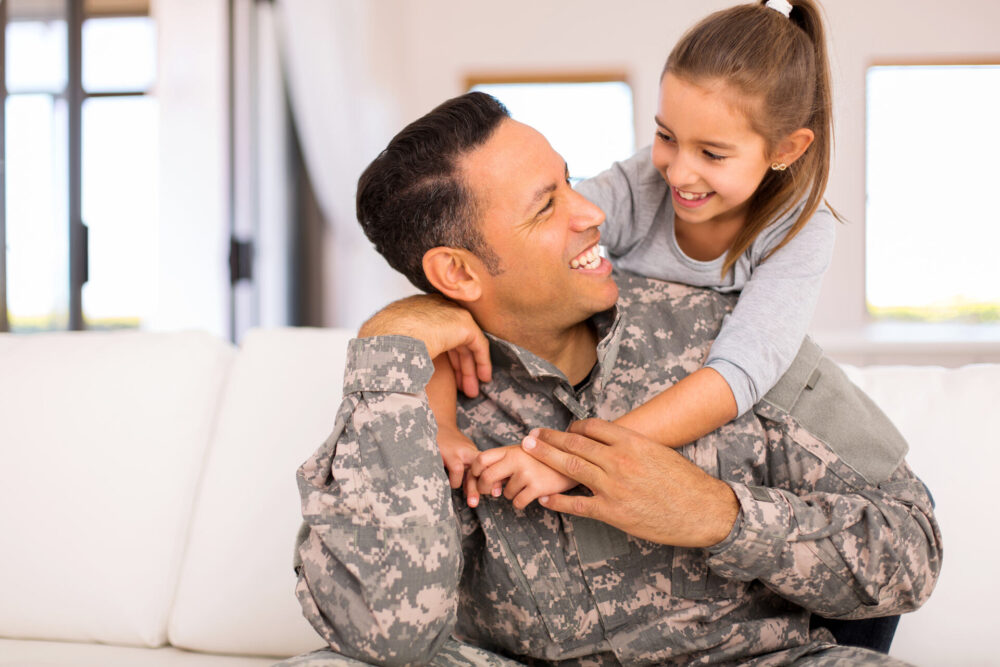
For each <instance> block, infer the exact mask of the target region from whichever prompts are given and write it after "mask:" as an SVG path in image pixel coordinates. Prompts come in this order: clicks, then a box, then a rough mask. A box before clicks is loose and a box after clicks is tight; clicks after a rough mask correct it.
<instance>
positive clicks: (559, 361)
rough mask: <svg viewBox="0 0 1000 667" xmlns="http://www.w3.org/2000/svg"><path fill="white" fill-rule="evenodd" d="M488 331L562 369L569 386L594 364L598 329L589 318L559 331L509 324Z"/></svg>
mask: <svg viewBox="0 0 1000 667" xmlns="http://www.w3.org/2000/svg"><path fill="white" fill-rule="evenodd" d="M491 333H494V335H496V336H497V337H499V338H502V339H504V340H506V341H508V342H511V343H514V344H515V345H518V346H520V347H523V348H524V349H526V350H528V351H529V352H531V353H533V354H534V355H536V356H538V357H540V358H542V359H544V360H546V361H548V362H549V363H551V364H552V365H553V366H555V367H556V368H558V369H559V370H560V371H562V372H563V374H564V375H565V376H566V379H567V380H569V383H570V384H571V385H575V384H577V383H579V382H582V381H583V380H584V379H585V378H586V377H587V375H588V374H590V371H591V369H592V368H593V367H594V364H595V363H597V332H596V331H595V330H594V327H593V325H592V324H591V323H590V321H589V320H587V321H584V322H580V323H579V324H576V325H574V326H572V327H570V328H569V329H565V330H561V331H533V330H528V329H525V328H524V327H511V328H508V330H507V331H505V332H499V331H493V332H491Z"/></svg>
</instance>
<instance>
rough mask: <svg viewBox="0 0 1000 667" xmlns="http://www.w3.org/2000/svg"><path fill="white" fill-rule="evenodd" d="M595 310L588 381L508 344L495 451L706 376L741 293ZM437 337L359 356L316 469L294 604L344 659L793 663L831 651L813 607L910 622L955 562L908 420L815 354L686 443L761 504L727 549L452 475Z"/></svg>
mask: <svg viewBox="0 0 1000 667" xmlns="http://www.w3.org/2000/svg"><path fill="white" fill-rule="evenodd" d="M618 283H619V286H620V289H621V295H620V298H619V303H618V306H617V308H616V309H614V310H613V311H610V312H608V313H602V314H600V315H598V316H595V318H594V320H593V323H594V325H595V327H596V328H597V330H598V332H599V335H600V338H601V340H600V342H599V344H598V363H597V366H596V367H595V369H594V372H593V373H592V374H591V376H590V379H589V380H588V381H587V383H586V384H585V385H584V386H582V387H581V388H579V389H578V390H574V388H573V387H572V386H571V385H570V384H569V383H568V382H567V380H566V378H565V376H564V375H563V374H562V373H561V372H559V371H558V370H557V369H556V368H555V367H554V366H552V365H551V364H550V363H548V362H546V361H544V360H542V359H540V358H538V357H536V356H535V355H533V354H531V353H530V352H527V351H526V350H524V349H522V348H518V347H516V346H513V345H511V344H509V343H506V342H504V341H501V340H497V339H491V346H492V358H493V364H494V370H493V381H492V382H491V383H490V384H488V385H485V386H484V387H483V391H482V393H481V395H480V396H479V397H478V398H476V399H464V398H460V403H459V414H458V420H459V426H460V427H462V429H463V430H464V431H465V432H466V433H467V434H468V435H469V436H470V437H471V438H472V439H473V441H474V442H476V444H477V446H478V447H479V448H480V449H488V448H491V447H496V446H501V445H510V444H514V443H517V442H519V441H520V440H521V438H523V437H524V435H526V434H527V432H528V431H529V430H530V429H531V428H532V427H535V426H545V427H549V428H555V429H563V428H565V427H566V426H567V425H568V424H569V423H570V422H571V421H572V420H575V419H579V418H584V417H589V416H596V417H601V418H604V419H609V420H610V419H614V418H617V417H618V416H620V415H622V414H623V413H625V412H627V411H628V410H630V409H631V408H632V407H633V406H635V405H638V404H640V403H642V402H644V401H646V400H647V399H649V398H651V397H652V396H654V395H655V394H657V393H659V392H662V391H663V390H664V389H665V388H667V387H668V386H670V385H671V384H673V383H674V382H676V381H677V380H679V379H680V378H682V377H684V376H686V375H687V374H689V373H691V372H692V371H694V370H696V369H697V368H699V367H700V366H701V364H702V361H703V360H704V358H705V356H706V354H707V352H708V348H709V346H710V345H711V342H712V339H713V338H714V336H715V334H716V332H717V331H718V329H719V328H720V325H721V322H722V318H723V317H724V316H725V314H726V313H727V312H729V310H730V309H731V307H732V305H733V303H734V298H733V297H732V296H728V295H720V294H717V293H715V292H711V291H706V290H702V289H697V288H690V287H686V286H682V285H675V284H668V283H660V282H657V281H652V280H647V279H644V278H636V277H630V276H618ZM432 370H433V367H432V364H431V359H430V358H429V356H428V354H427V351H426V348H425V347H424V345H423V344H422V343H421V342H419V341H416V340H414V339H412V338H407V337H401V336H386V337H379V338H367V339H356V340H354V341H352V342H351V345H350V349H349V356H348V365H347V370H346V373H345V381H344V400H343V403H342V405H341V407H340V411H339V413H338V415H337V422H336V426H335V429H334V432H333V434H332V435H331V436H330V438H329V439H328V440H327V441H326V443H325V444H324V445H323V446H322V447H321V448H320V449H319V450H318V451H317V452H316V453H315V454H314V455H313V456H312V457H311V458H310V459H309V460H308V461H306V462H305V463H304V464H303V465H302V467H301V468H300V469H299V471H298V482H299V489H300V493H301V496H302V503H303V504H302V506H303V515H304V519H305V523H304V525H303V531H302V533H301V535H300V540H299V544H298V553H297V568H296V569H297V572H298V585H297V589H296V590H297V595H298V597H299V600H300V602H301V604H302V606H303V609H304V613H305V615H306V617H307V618H308V619H309V620H310V622H311V623H312V624H313V626H314V627H315V628H316V630H317V631H318V632H319V633H320V635H322V636H323V638H324V639H325V640H326V641H327V642H328V643H329V644H330V646H331V647H332V648H333V649H334V650H336V651H337V652H339V653H341V654H344V655H347V656H351V657H355V658H358V659H360V660H363V661H367V662H374V663H391V664H404V663H419V662H423V661H426V660H427V659H429V657H430V656H432V655H433V654H434V652H435V651H436V650H437V649H438V647H440V646H441V644H442V643H443V642H444V641H445V640H446V639H447V638H448V637H449V635H452V634H454V635H455V636H456V637H458V638H460V639H463V640H465V641H468V642H470V643H473V644H476V645H479V646H483V647H485V648H488V649H490V650H493V651H496V652H498V653H501V654H504V655H507V656H509V657H513V658H515V659H518V660H521V661H525V662H531V663H532V664H545V663H550V662H551V663H555V662H559V661H563V660H566V661H568V662H567V664H572V663H574V662H579V660H574V659H582V658H584V657H589V658H590V659H589V660H588V661H587V662H588V663H589V664H627V665H646V664H687V663H690V662H727V661H731V662H737V663H740V664H748V663H749V664H782V663H784V662H787V661H789V660H791V659H794V657H795V656H796V655H799V654H800V653H802V652H803V651H804V650H807V649H808V648H809V647H810V646H813V647H814V646H815V644H816V643H817V642H821V641H828V640H830V636H829V635H828V634H827V631H826V630H815V631H812V633H810V629H809V615H810V612H815V613H819V614H821V615H824V616H831V617H840V618H857V617H864V616H877V615H886V614H891V613H898V612H904V611H908V610H912V609H914V608H916V607H917V606H919V605H920V604H921V603H922V602H923V601H924V600H925V599H926V598H927V597H928V595H930V592H931V590H932V588H933V587H934V584H935V581H936V579H937V575H938V571H939V568H940V559H941V547H940V533H939V530H938V526H937V523H936V521H935V519H934V516H933V513H932V510H931V501H930V499H929V498H928V495H927V493H926V490H925V488H924V486H923V485H922V484H921V482H920V481H919V480H918V479H917V478H916V477H915V476H914V475H913V474H912V472H911V471H910V469H909V468H908V467H907V465H906V463H905V461H904V460H903V455H904V454H905V451H906V445H905V443H904V442H903V441H902V438H901V437H900V436H899V434H898V433H897V432H896V431H895V429H894V428H893V427H892V425H891V423H889V421H888V419H887V418H886V417H885V416H884V415H883V414H882V413H881V412H880V411H879V410H878V408H876V407H875V406H874V405H873V404H872V403H871V401H870V400H869V399H868V398H867V397H866V396H864V395H863V394H862V393H861V392H860V391H859V390H857V389H856V388H855V387H854V386H853V385H851V384H850V382H849V381H847V379H846V378H845V377H844V376H843V373H842V372H841V371H840V369H839V368H838V367H837V366H836V365H834V364H833V363H831V362H830V361H829V360H827V359H826V358H825V357H823V355H822V353H821V352H820V351H819V349H818V348H816V347H815V345H812V344H811V343H809V342H808V341H807V343H806V344H805V345H804V346H803V349H802V351H801V352H800V353H799V356H798V358H797V359H796V361H795V363H794V364H793V365H792V368H791V369H790V370H789V371H788V373H787V374H786V375H785V376H784V378H783V379H782V380H781V382H779V384H778V385H777V386H776V387H775V388H774V389H773V390H772V391H771V392H770V393H769V394H768V395H767V397H766V398H765V399H764V400H763V401H761V403H760V404H758V406H757V407H756V408H755V409H754V410H753V411H751V412H748V413H747V414H745V415H743V416H742V417H740V418H738V419H737V420H735V421H734V422H732V423H730V424H728V425H726V426H724V427H722V428H721V429H719V430H718V431H715V432H713V433H711V434H709V435H707V436H705V437H703V438H701V439H700V440H698V441H696V442H695V443H692V444H690V445H687V446H686V447H684V448H682V449H681V450H680V451H681V453H682V454H683V455H684V456H686V457H687V458H689V459H690V460H691V461H693V462H694V463H696V464H697V465H699V466H701V467H702V468H703V469H704V470H706V471H707V472H708V473H709V474H711V475H714V476H716V477H719V478H721V479H723V480H725V481H726V482H728V483H729V484H730V485H731V486H732V488H733V490H734V491H735V493H736V495H737V497H738V499H739V502H740V505H741V513H740V517H739V519H738V520H737V521H736V524H735V525H734V527H733V530H732V532H731V533H730V535H729V536H728V537H727V538H726V539H725V540H723V541H722V542H721V543H719V544H718V545H715V546H714V547H712V548H709V549H690V548H675V547H671V546H665V545H659V544H653V543H650V542H647V541H644V540H640V539H637V538H633V537H631V536H628V535H626V534H624V533H622V532H620V531H618V530H616V529H614V528H612V527H610V526H607V525H605V524H601V523H599V522H596V521H592V520H588V519H581V518H577V517H572V516H569V515H564V514H559V513H556V512H552V511H549V510H546V509H544V508H542V507H541V506H539V505H538V504H537V503H532V504H531V505H529V506H528V507H527V508H526V509H525V510H524V511H519V510H515V509H514V508H513V506H512V505H511V504H510V502H509V501H507V500H505V499H503V498H500V499H492V498H487V497H484V498H483V500H482V502H481V503H480V505H479V506H478V507H477V508H475V509H470V508H468V507H467V506H466V504H465V503H464V500H463V498H462V497H461V495H460V494H459V493H458V492H453V491H452V490H451V489H450V488H449V486H448V482H447V478H446V476H445V473H444V470H443V467H442V463H441V458H440V455H439V453H438V450H437V445H436V442H435V437H436V426H435V422H434V418H433V415H432V414H431V412H430V410H429V408H428V405H427V400H426V395H425V393H424V387H425V385H426V383H427V381H428V379H429V378H430V375H431V373H432ZM575 491H576V492H580V493H586V492H587V491H586V490H585V489H581V488H580V487H578V489H577V490H575Z"/></svg>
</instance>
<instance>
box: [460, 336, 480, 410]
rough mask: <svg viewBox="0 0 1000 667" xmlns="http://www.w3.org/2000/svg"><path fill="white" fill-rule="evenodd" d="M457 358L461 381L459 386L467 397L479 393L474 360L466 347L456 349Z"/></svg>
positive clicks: (472, 396)
mask: <svg viewBox="0 0 1000 667" xmlns="http://www.w3.org/2000/svg"><path fill="white" fill-rule="evenodd" d="M458 360H459V365H460V368H461V371H460V374H461V377H462V381H461V383H460V384H459V386H460V387H461V388H462V391H463V392H464V393H465V395H466V396H468V397H469V398H475V397H476V396H478V395H479V380H478V379H477V378H476V360H475V358H474V357H473V356H472V352H470V351H469V348H467V347H461V348H459V349H458Z"/></svg>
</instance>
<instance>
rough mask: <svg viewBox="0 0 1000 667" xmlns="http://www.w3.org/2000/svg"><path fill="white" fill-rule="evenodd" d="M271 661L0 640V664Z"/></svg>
mask: <svg viewBox="0 0 1000 667" xmlns="http://www.w3.org/2000/svg"><path fill="white" fill-rule="evenodd" d="M273 664H274V660H272V659H269V658H251V657H247V656H230V655H210V654H208V653H192V652H190V651H180V650H178V649H175V648H170V647H169V646H168V647H164V648H133V647H130V646H107V645H103V644H77V643H74V642H42V641H24V640H19V639H0V667H55V666H56V665H72V666H73V667H269V666H270V665H273Z"/></svg>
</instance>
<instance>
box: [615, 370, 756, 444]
mask: <svg viewBox="0 0 1000 667" xmlns="http://www.w3.org/2000/svg"><path fill="white" fill-rule="evenodd" d="M736 416H737V412H736V399H735V397H734V396H733V392H732V390H731V389H730V388H729V383H728V382H726V380H725V378H723V377H722V375H720V374H719V373H718V372H717V371H715V370H713V369H711V368H700V369H698V370H697V371H695V372H694V373H692V374H691V375H689V376H687V377H686V378H684V379H683V380H681V381H680V382H678V383H677V384H675V385H674V386H672V387H670V388H669V389H667V390H666V391H664V392H663V393H662V394H659V395H658V396H654V397H653V398H652V399H650V400H649V401H648V402H646V403H644V404H642V405H640V406H639V407H637V408H635V409H634V410H632V411H631V412H629V413H627V414H625V415H622V416H621V417H619V418H618V419H616V420H615V423H616V424H618V425H619V426H624V427H626V428H630V429H632V430H633V431H638V432H639V433H642V434H643V435H644V436H646V437H647V438H649V439H650V440H655V441H657V442H660V443H663V444H664V445H667V446H668V447H681V446H683V445H686V444H687V443H689V442H691V441H693V440H697V439H698V438H700V437H701V436H703V435H705V434H706V433H711V432H712V431H714V430H715V429H717V428H719V427H720V426H722V425H723V424H726V423H728V422H730V421H732V420H733V419H735V418H736Z"/></svg>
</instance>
